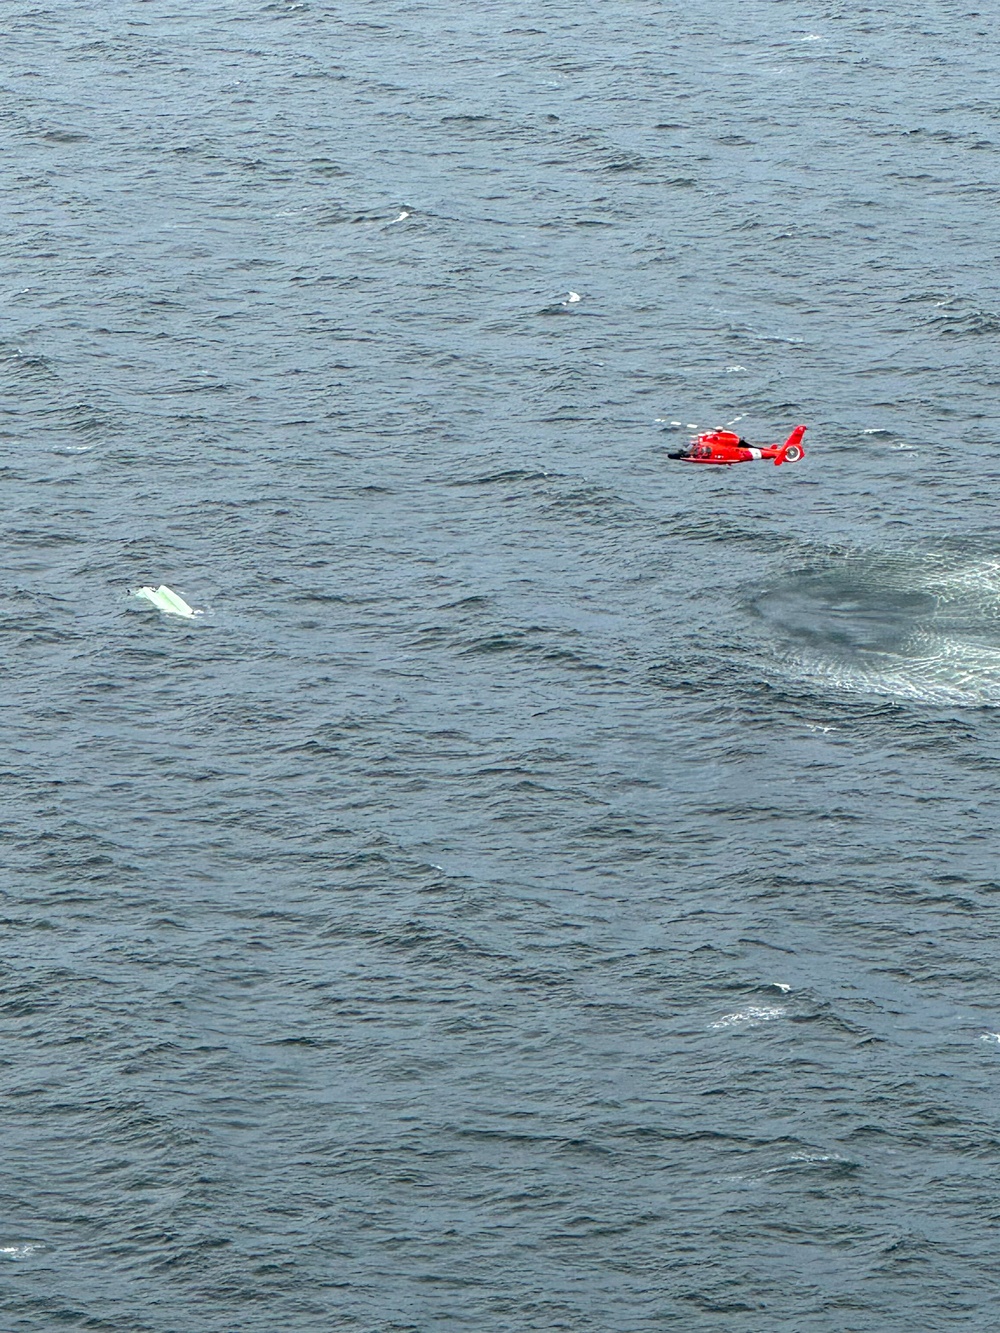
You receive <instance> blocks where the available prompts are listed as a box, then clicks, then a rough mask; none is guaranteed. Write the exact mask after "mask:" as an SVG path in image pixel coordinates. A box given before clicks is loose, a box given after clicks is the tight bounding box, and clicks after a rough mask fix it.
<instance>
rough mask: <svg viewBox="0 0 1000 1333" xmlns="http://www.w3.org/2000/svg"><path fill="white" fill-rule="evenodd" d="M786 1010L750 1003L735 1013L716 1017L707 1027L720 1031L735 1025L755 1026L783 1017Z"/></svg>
mask: <svg viewBox="0 0 1000 1333" xmlns="http://www.w3.org/2000/svg"><path fill="white" fill-rule="evenodd" d="M785 1013H786V1011H785V1010H784V1009H778V1008H775V1007H773V1006H767V1005H757V1004H752V1005H750V1006H749V1007H748V1008H747V1009H742V1010H740V1011H739V1012H738V1013H735V1014H725V1015H723V1017H722V1018H717V1019H716V1020H715V1022H714V1023H709V1025H708V1026H709V1029H710V1030H711V1031H713V1032H721V1031H722V1030H723V1029H725V1028H736V1027H748V1028H752V1027H757V1025H758V1024H760V1023H770V1022H773V1020H774V1019H776V1018H784V1017H785Z"/></svg>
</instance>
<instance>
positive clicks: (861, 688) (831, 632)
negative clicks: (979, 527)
mask: <svg viewBox="0 0 1000 1333" xmlns="http://www.w3.org/2000/svg"><path fill="white" fill-rule="evenodd" d="M746 609H747V610H748V612H749V613H750V614H751V615H752V616H753V617H754V619H755V620H756V622H757V624H758V626H759V627H760V628H761V629H763V630H764V631H765V635H766V639H767V647H768V651H769V653H770V654H771V655H772V656H777V657H778V659H779V662H780V669H781V671H782V674H783V675H784V676H785V677H786V678H787V677H789V676H791V677H792V678H795V679H800V680H803V681H807V682H811V683H813V684H816V685H822V686H823V687H825V688H831V689H835V690H843V691H850V692H854V693H859V692H860V693H865V694H870V695H880V696H883V697H890V698H897V699H912V700H916V701H919V702H924V703H938V704H961V705H965V706H984V705H1000V557H997V556H988V557H976V558H972V559H970V558H968V557H959V556H956V554H955V553H954V552H947V553H932V554H918V555H893V554H888V553H865V554H854V555H844V556H839V557H835V556H830V557H827V558H824V559H823V560H821V561H817V562H815V563H813V564H811V565H809V566H806V567H800V568H798V569H795V568H793V569H789V570H788V571H787V572H786V573H785V574H784V575H783V576H779V578H778V579H776V580H775V581H774V582H772V583H771V584H770V585H769V586H768V587H766V588H764V589H761V590H759V591H758V592H756V593H755V594H754V595H753V596H752V597H751V598H750V599H749V600H748V601H747V603H746Z"/></svg>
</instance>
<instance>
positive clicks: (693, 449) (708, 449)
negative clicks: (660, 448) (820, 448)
mask: <svg viewBox="0 0 1000 1333" xmlns="http://www.w3.org/2000/svg"><path fill="white" fill-rule="evenodd" d="M805 433H806V427H805V426H796V427H795V429H794V430H793V431H792V433H791V435H789V437H788V439H787V440H786V441H785V443H784V444H765V445H764V446H763V447H762V448H760V449H757V448H755V447H754V446H753V445H752V444H748V443H747V441H746V440H744V439H743V438H742V437H741V436H739V435H737V434H736V432H735V431H731V430H710V431H706V432H705V433H704V434H703V435H696V436H695V437H694V439H693V440H692V441H691V443H690V444H689V445H688V447H687V448H686V449H681V450H679V451H678V452H677V453H675V454H668V455H667V457H668V458H679V459H680V460H681V462H682V463H708V464H710V465H711V466H714V467H729V466H730V464H732V463H753V462H755V461H757V460H759V459H761V458H773V459H774V466H775V467H781V465H782V463H797V462H798V461H799V459H800V458H803V457H804V456H805V452H806V451H805V450H804V449H803V448H802V437H803V435H805Z"/></svg>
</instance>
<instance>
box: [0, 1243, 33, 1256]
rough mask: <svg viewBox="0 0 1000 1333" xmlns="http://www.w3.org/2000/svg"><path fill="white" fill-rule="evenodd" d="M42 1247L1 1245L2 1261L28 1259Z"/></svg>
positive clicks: (0, 1254)
mask: <svg viewBox="0 0 1000 1333" xmlns="http://www.w3.org/2000/svg"><path fill="white" fill-rule="evenodd" d="M41 1248H42V1247H41V1246H40V1245H0V1259H27V1258H28V1256H29V1255H31V1254H34V1253H35V1251H36V1250H40V1249H41Z"/></svg>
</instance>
